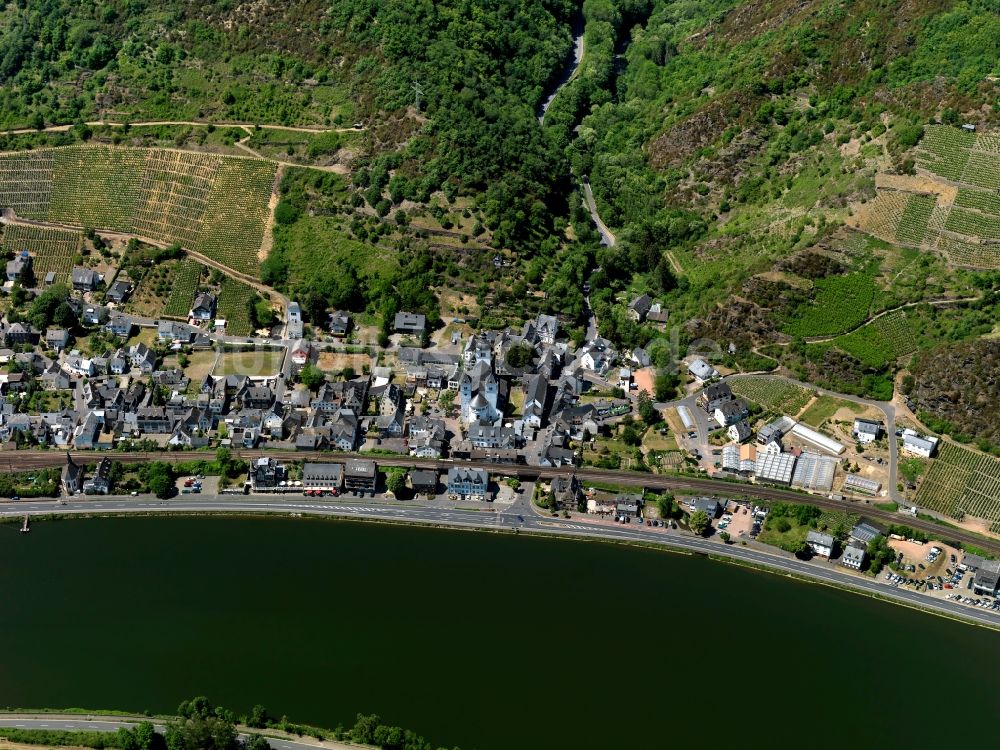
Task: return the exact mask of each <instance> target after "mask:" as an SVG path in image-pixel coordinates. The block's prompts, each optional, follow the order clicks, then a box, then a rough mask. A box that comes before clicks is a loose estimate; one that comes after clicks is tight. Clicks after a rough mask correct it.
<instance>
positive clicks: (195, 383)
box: [184, 351, 216, 390]
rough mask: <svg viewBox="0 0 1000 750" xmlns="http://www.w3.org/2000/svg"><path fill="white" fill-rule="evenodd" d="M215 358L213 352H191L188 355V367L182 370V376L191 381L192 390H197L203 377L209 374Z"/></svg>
mask: <svg viewBox="0 0 1000 750" xmlns="http://www.w3.org/2000/svg"><path fill="white" fill-rule="evenodd" d="M215 357H216V353H215V352H214V351H199V352H191V354H189V355H188V366H187V367H185V368H184V374H185V375H187V376H188V377H189V378H190V379H191V389H192V390H196V389H197V388H199V387H200V386H201V381H203V380H204V379H205V376H206V375H209V374H211V372H212V369H213V367H214V366H215Z"/></svg>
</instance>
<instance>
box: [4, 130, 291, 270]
mask: <svg viewBox="0 0 1000 750" xmlns="http://www.w3.org/2000/svg"><path fill="white" fill-rule="evenodd" d="M276 168H277V165H276V164H275V163H274V162H269V161H264V160H261V159H242V158H237V157H228V156H217V155H214V154H200V153H189V152H180V151H172V150H168V149H140V148H123V147H116V146H70V147H66V148H57V149H47V150H37V151H32V152H30V153H25V154H6V155H0V206H9V207H12V208H13V209H14V211H15V212H16V213H17V214H18V215H22V216H27V217H31V218H36V219H43V220H49V221H54V222H59V223H65V224H72V225H81V226H88V227H94V228H96V229H108V230H113V231H119V232H128V233H134V234H138V235H140V236H143V237H149V238H150V239H153V240H157V241H161V242H167V243H172V242H177V243H180V244H181V245H183V246H184V247H187V248H189V249H192V250H197V251H198V252H201V253H203V254H205V255H207V256H209V257H210V258H213V259H214V260H217V261H219V262H220V263H223V264H224V265H226V266H228V267H230V268H233V269H237V270H239V271H242V272H244V273H251V274H256V273H257V269H258V252H259V250H260V246H261V242H262V240H263V236H264V228H265V226H266V223H267V219H268V213H269V209H268V203H269V200H270V196H271V189H272V187H273V183H274V178H275V171H276Z"/></svg>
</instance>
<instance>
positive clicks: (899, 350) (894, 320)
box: [835, 310, 916, 368]
mask: <svg viewBox="0 0 1000 750" xmlns="http://www.w3.org/2000/svg"><path fill="white" fill-rule="evenodd" d="M915 341H916V334H915V333H914V331H913V327H912V326H911V325H910V322H909V319H908V318H907V317H906V313H905V312H904V311H903V310H895V311H893V312H891V313H888V314H887V315H883V316H882V317H881V318H876V319H875V320H873V321H872V322H871V323H869V324H868V325H865V326H862V327H861V328H859V329H858V330H856V331H852V332H851V333H849V334H847V335H846V336H840V337H838V338H837V339H835V343H836V345H837V346H839V347H840V348H841V349H843V350H845V351H847V352H850V353H851V354H853V355H854V356H855V357H857V358H858V359H860V360H861V361H862V362H864V363H865V364H867V365H869V366H871V367H875V368H882V367H884V366H885V365H886V364H888V363H889V362H890V361H892V360H895V359H898V358H899V357H903V356H905V355H907V354H912V353H913V352H914V351H915V350H916V343H915Z"/></svg>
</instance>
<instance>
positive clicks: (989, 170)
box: [961, 151, 1000, 190]
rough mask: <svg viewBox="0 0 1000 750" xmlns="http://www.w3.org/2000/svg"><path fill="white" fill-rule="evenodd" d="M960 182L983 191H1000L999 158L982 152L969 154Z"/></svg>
mask: <svg viewBox="0 0 1000 750" xmlns="http://www.w3.org/2000/svg"><path fill="white" fill-rule="evenodd" d="M961 181H962V182H964V183H966V184H967V185H975V186H976V187H981V188H983V189H985V190H997V189H1000V156H998V155H997V154H989V153H983V152H982V151H973V152H971V153H970V154H969V161H968V163H966V165H965V170H964V171H963V172H962V178H961Z"/></svg>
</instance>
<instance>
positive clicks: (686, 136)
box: [0, 0, 1000, 436]
mask: <svg viewBox="0 0 1000 750" xmlns="http://www.w3.org/2000/svg"><path fill="white" fill-rule="evenodd" d="M580 23H583V24H584V26H583V47H584V54H583V60H582V64H581V65H580V66H579V68H578V69H577V70H575V71H574V73H573V75H572V76H571V77H570V78H569V79H568V80H565V81H563V80H562V79H561V76H562V75H563V73H564V71H565V70H566V63H567V61H568V60H571V59H572V49H573V46H572V43H573V38H572V34H573V32H572V29H573V28H574V27H576V26H578V25H579V24H580ZM998 61H1000V17H998V14H997V7H996V3H995V2H986V1H985V0H973V1H972V2H960V1H958V0H857V1H856V2H852V3H843V2H840V1H839V0H801V1H800V0H794V1H793V0H773V1H770V2H758V1H757V0H701V1H697V2H688V1H684V0H671V1H667V0H584V1H583V2H577V1H576V0H436V1H434V0H329V1H327V2H323V1H321V0H286V1H285V2H278V1H277V0H256V1H254V2H236V1H234V0H217V1H215V2H211V1H210V2H203V3H191V2H181V0H163V1H162V2H158V3H152V2H148V0H104V1H103V2H82V3H81V2H69V0H38V2H31V3H28V2H26V0H20V1H19V2H17V3H12V4H9V5H8V6H6V8H5V9H4V10H3V11H2V12H0V103H2V110H0V112H2V114H0V125H3V126H6V127H9V128H13V127H25V126H28V127H38V128H40V127H42V126H44V125H46V124H51V123H73V122H79V121H87V120H91V119H109V120H116V121H122V120H131V121H133V122H135V121H139V120H157V119H164V120H188V119H191V120H198V121H202V122H213V123H220V122H227V121H239V122H244V123H257V122H260V123H270V124H284V125H298V126H312V127H331V128H336V127H339V128H343V129H347V130H350V131H351V133H349V134H348V133H327V134H323V135H321V136H316V138H317V142H307V143H306V144H305V145H302V146H301V147H297V146H296V145H295V144H293V143H291V142H289V136H288V134H287V133H286V134H284V135H274V143H271V142H270V141H269V138H270V136H271V135H273V134H266V135H262V134H261V133H260V132H255V133H253V135H252V136H251V135H249V129H248V131H247V133H241V132H237V133H235V134H234V135H230V136H224V137H223V140H224V141H226V146H227V147H230V148H232V147H233V142H234V141H235V140H236V139H237V138H242V137H243V136H244V135H246V136H247V137H248V138H250V144H251V145H257V146H259V147H261V148H263V147H267V148H269V149H271V150H270V151H269V152H268V154H269V156H270V157H271V158H282V157H284V158H287V159H290V160H292V163H294V164H301V163H303V162H302V161H301V159H302V158H303V155H304V154H305V152H306V151H307V150H315V152H316V153H325V152H324V149H326V150H327V151H329V152H331V153H333V152H336V151H337V150H338V149H342V147H343V146H344V144H348V143H349V145H350V151H351V153H350V158H349V159H344V160H342V161H337V162H336V164H335V165H333V164H327V165H326V166H328V167H333V166H336V169H333V170H332V171H338V170H339V172H340V174H337V175H334V174H330V173H329V172H328V173H326V174H318V173H312V172H300V171H298V170H296V169H288V170H285V169H283V170H282V171H281V172H280V174H283V175H284V181H283V183H282V185H281V191H282V201H281V205H279V209H280V210H279V211H278V213H277V215H276V219H277V226H276V228H275V231H274V242H273V247H271V248H270V255H269V257H268V258H267V260H266V261H265V262H264V263H263V267H262V273H263V276H264V279H265V281H267V282H268V283H269V284H271V285H273V286H275V287H276V288H278V289H280V290H282V291H284V292H287V293H288V294H290V295H293V296H296V297H298V298H300V299H302V300H303V302H304V307H305V310H306V313H307V315H308V316H309V317H310V318H311V319H314V320H319V319H321V318H322V317H323V316H324V314H325V311H326V308H327V307H328V306H330V305H337V306H344V307H346V308H348V309H352V310H356V311H359V312H360V311H362V310H364V311H367V312H368V313H370V314H372V315H374V316H377V317H379V318H381V319H383V320H384V317H385V315H386V314H388V313H390V312H392V311H393V310H395V309H398V308H399V307H400V306H405V307H412V308H414V309H420V310H421V311H424V312H426V313H428V314H429V315H431V316H432V319H436V318H435V316H437V315H438V314H439V312H440V310H439V309H438V306H439V299H440V294H441V292H442V291H444V290H446V291H449V292H454V293H456V294H461V295H464V299H466V301H468V300H469V299H473V300H474V301H475V304H474V305H473V307H474V308H475V309H476V311H477V312H478V313H479V315H480V316H481V318H482V322H483V323H484V324H489V325H492V326H503V325H505V324H508V323H516V322H518V321H519V320H520V319H523V318H524V317H526V316H528V315H532V314H535V313H537V312H549V313H554V314H560V315H562V317H563V322H564V324H565V326H566V327H567V329H568V330H570V331H572V332H573V335H574V336H575V337H576V338H577V339H579V338H580V337H582V335H583V331H584V330H585V328H586V324H587V306H586V304H585V301H584V291H583V290H584V289H585V288H587V287H586V285H587V284H588V283H589V288H590V289H591V291H590V305H591V307H592V309H593V310H594V312H595V313H596V315H597V319H598V320H599V321H600V329H601V333H602V334H603V335H605V336H608V337H609V338H611V339H612V340H614V341H615V342H616V343H617V344H619V345H620V346H622V347H634V346H641V345H648V344H650V342H651V341H655V340H657V339H659V338H662V337H661V331H660V330H658V329H657V328H655V327H653V326H650V325H638V324H636V323H635V322H633V321H632V320H631V318H630V317H629V316H628V314H627V311H626V306H627V304H628V301H629V300H631V299H632V298H634V297H635V296H637V295H639V294H643V293H648V294H650V295H651V296H653V297H654V298H655V299H656V301H658V302H661V303H662V304H663V306H664V309H666V310H667V311H668V313H669V321H670V326H671V327H672V329H673V331H674V333H675V334H676V337H677V340H678V342H679V344H680V346H681V347H682V348H684V347H686V346H687V345H688V344H689V343H690V342H692V341H697V340H711V341H715V342H716V343H717V344H718V345H719V347H720V349H721V350H722V351H724V352H725V354H724V355H723V361H724V364H725V365H727V366H729V367H732V368H734V369H742V370H759V369H776V368H779V367H783V368H785V369H786V370H787V371H788V372H790V373H792V374H795V375H797V376H799V377H801V378H805V379H809V380H811V381H813V382H816V383H818V384H821V385H825V386H829V387H832V388H836V389H838V390H842V391H847V392H852V393H859V394H867V395H871V396H876V397H879V398H886V397H888V396H889V395H891V394H892V392H893V387H894V381H895V380H896V379H897V375H898V374H899V372H900V370H902V369H905V368H906V367H907V366H908V365H909V363H910V358H911V357H913V356H915V355H920V356H925V357H930V358H931V359H933V353H934V351H935V350H936V347H939V346H943V345H950V344H954V343H956V342H967V341H971V340H975V339H979V338H981V337H984V336H986V335H989V334H991V333H995V331H994V326H995V322H996V320H997V319H998V317H1000V299H998V295H997V287H998V284H1000V273H998V272H1000V249H998V248H1000V245H996V244H995V243H996V242H998V241H1000V240H998V239H997V238H1000V204H998V203H997V202H996V200H995V198H994V196H993V191H995V189H997V188H1000V178H997V177H996V176H995V175H996V174H1000V163H997V160H998V159H1000V145H998V144H1000V139H998V138H997V137H996V133H995V132H994V130H995V129H1000V96H998V95H1000V90H998V86H997V80H998V78H997V76H998V75H1000V62H998ZM559 83H562V84H563V85H562V86H561V88H560V89H559V91H558V93H557V94H556V95H555V97H554V99H553V100H552V102H551V106H550V107H549V109H548V110H547V111H546V113H545V117H544V121H542V120H541V118H539V107H540V103H541V102H542V101H543V100H544V99H545V98H546V94H547V92H549V91H551V90H552V89H553V87H554V86H555V85H556V84H559ZM963 124H967V125H968V126H970V127H971V126H975V128H976V132H977V135H975V136H973V135H972V134H971V133H970V131H969V130H968V129H966V130H962V129H961V126H962V125H963ZM354 125H358V126H359V127H357V128H354V127H353V126H354ZM931 125H933V127H929V126H931ZM57 136H58V137H59V138H62V139H66V140H69V141H72V140H73V139H78V140H79V139H84V138H87V137H90V134H89V133H88V131H87V129H86V128H83V127H82V126H78V127H77V128H74V129H73V130H72V131H71V132H69V133H62V134H42V135H39V136H37V138H35V137H34V136H24V138H35V140H32V141H31V142H30V143H25V142H24V141H13V140H10V139H12V138H14V136H7V137H4V138H5V142H6V143H7V144H8V146H11V145H13V146H15V147H23V146H25V145H31V146H37V145H45V144H46V138H53V139H54V138H56V137H57ZM18 137H19V138H20V137H21V136H18ZM102 137H105V138H124V137H125V136H124V135H122V134H120V133H118V134H115V135H113V136H108V135H107V134H104V135H103V136H102ZM213 137H214V138H215V140H214V141H213V140H212V138H213ZM311 137H312V136H310V138H311ZM177 138H178V139H179V140H180V141H181V143H179V144H178V145H183V139H182V136H181V135H177ZM206 138H207V139H208V144H209V146H211V145H212V144H213V143H217V142H218V140H219V139H218V134H216V136H212V137H210V136H209V134H208V133H207V132H206V133H204V134H203V139H202V140H203V141H204V139H206ZM322 139H327V140H325V141H322V142H320V141H321V140H322ZM341 139H343V140H341ZM47 145H53V144H52V143H51V142H48V144H47ZM133 145H136V144H133ZM157 145H162V144H157ZM297 148H298V149H299V150H298V151H297V150H296V149H297ZM587 183H589V185H590V186H592V188H593V193H594V196H595V199H596V206H597V209H598V211H599V213H600V215H601V217H602V218H603V220H604V222H605V223H606V224H607V225H609V226H610V227H611V229H612V230H613V232H614V234H615V235H616V236H617V238H618V242H617V243H616V244H615V245H614V247H610V248H608V247H601V246H600V244H599V239H600V238H599V237H598V235H597V233H596V232H595V231H594V228H593V222H592V219H591V216H590V215H589V213H588V211H587V209H586V207H585V205H584V201H583V197H584V195H583V194H584V190H583V186H584V185H585V184H587ZM928 302H933V303H934V304H933V305H931V304H927V303H928ZM466 306H467V305H466ZM462 314H463V315H465V314H467V313H465V312H462ZM948 351H949V352H950V351H955V350H952V349H949V350H948ZM960 351H963V352H964V351H965V350H964V349H962V350H960ZM968 351H969V353H968V356H970V357H972V358H974V359H975V358H976V357H980V356H981V353H982V351H983V350H982V349H981V348H978V347H973V348H971V349H969V350H968ZM927 352H930V354H923V353H927ZM653 354H654V361H655V362H656V363H657V364H658V365H660V366H667V365H669V364H670V356H671V353H670V352H669V351H668V349H667V347H663V348H662V351H660V352H656V351H654V352H653ZM963 356H965V355H963ZM919 361H920V362H927V361H931V360H930V359H926V358H925V359H921V360H919ZM970 371H971V370H970ZM976 371H977V372H978V371H980V370H976ZM956 377H959V375H956ZM972 385H973V384H972V383H967V384H964V385H963V384H961V383H957V382H956V384H955V387H954V389H953V390H954V391H955V392H956V393H957V392H961V393H968V392H970V388H971V387H972ZM922 403H923V404H925V405H926V408H927V410H928V412H929V413H930V412H935V409H936V410H937V413H931V414H930V416H932V417H936V418H940V419H944V420H947V421H949V422H955V420H958V421H961V419H960V415H959V414H958V412H959V411H960V410H956V409H946V408H945V406H944V404H943V402H941V401H935V400H932V399H924V398H923V396H922ZM961 403H965V400H962V401H961ZM935 404H939V406H935ZM956 429H958V430H961V431H964V432H966V433H968V434H969V435H973V436H977V435H984V434H986V432H987V431H984V430H983V429H982V427H981V426H976V425H974V424H972V423H969V424H968V425H963V424H957V423H956Z"/></svg>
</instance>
